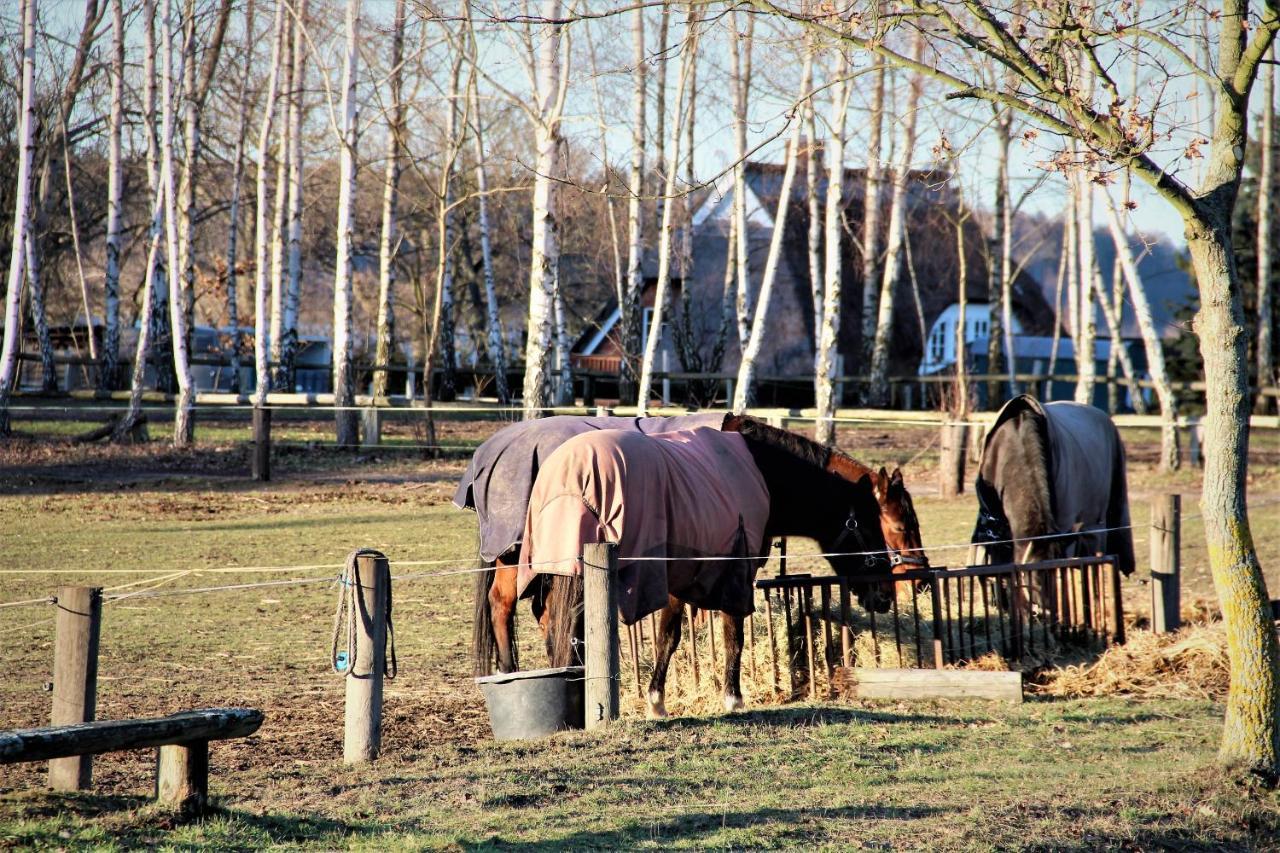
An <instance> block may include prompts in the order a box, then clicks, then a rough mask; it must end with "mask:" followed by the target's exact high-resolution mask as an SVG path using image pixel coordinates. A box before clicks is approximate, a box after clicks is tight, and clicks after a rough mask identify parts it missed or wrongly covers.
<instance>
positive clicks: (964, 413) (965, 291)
mask: <svg viewBox="0 0 1280 853" xmlns="http://www.w3.org/2000/svg"><path fill="white" fill-rule="evenodd" d="M968 219H969V217H968V215H967V214H966V215H963V216H961V217H960V220H959V221H958V222H957V223H956V266H957V274H958V278H959V282H958V287H957V288H956V294H957V298H958V302H959V308H958V310H957V312H956V401H955V407H954V415H955V419H956V420H958V421H962V420H964V419H965V418H967V417H968V416H969V339H968V334H969V256H968V254H967V252H968V250H967V249H966V248H965V245H964V226H965V223H966V222H967V221H968Z"/></svg>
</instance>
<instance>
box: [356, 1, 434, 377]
mask: <svg viewBox="0 0 1280 853" xmlns="http://www.w3.org/2000/svg"><path fill="white" fill-rule="evenodd" d="M404 23H405V0H396V8H395V19H394V23H393V25H392V31H391V75H390V79H389V80H388V84H389V86H390V89H391V115H390V119H389V121H388V122H387V163H386V172H385V173H384V175H383V178H382V239H381V241H380V242H379V244H378V331H377V336H378V343H377V348H376V351H375V354H374V358H373V361H374V365H375V368H374V372H373V396H374V397H385V396H387V371H388V369H389V367H390V364H391V353H392V347H393V346H394V343H395V307H394V304H393V301H394V299H395V283H396V252H397V248H398V245H399V238H398V236H397V233H396V196H397V195H398V193H399V189H400V150H401V147H402V145H403V141H402V140H403V137H404V114H405V110H404V102H403V101H402V99H401V90H402V84H403V80H404V74H403V72H402V70H401V67H400V66H401V64H402V63H403V61H404ZM450 109H452V105H451V106H450Z"/></svg>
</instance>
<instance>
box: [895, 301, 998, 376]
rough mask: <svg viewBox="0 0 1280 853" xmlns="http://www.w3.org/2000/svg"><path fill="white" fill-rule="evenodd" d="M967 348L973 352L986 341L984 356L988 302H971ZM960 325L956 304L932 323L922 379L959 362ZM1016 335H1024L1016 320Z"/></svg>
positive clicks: (967, 310)
mask: <svg viewBox="0 0 1280 853" xmlns="http://www.w3.org/2000/svg"><path fill="white" fill-rule="evenodd" d="M964 324H965V335H964V342H965V346H966V347H968V348H969V351H970V352H972V351H973V344H974V342H975V341H978V340H981V341H982V342H983V351H984V353H985V348H986V341H987V337H988V333H989V332H990V331H991V306H990V305H989V304H987V303H985V302H970V303H969V304H968V305H967V306H965V312H964ZM959 325H960V304H959V303H958V302H953V303H951V304H950V305H948V306H947V307H946V309H944V310H943V312H942V313H941V314H939V315H938V319H936V320H934V321H933V328H931V329H930V330H929V338H928V340H927V342H926V344H925V348H924V358H923V359H921V361H920V369H919V370H918V371H917V372H918V373H919V374H920V375H921V376H926V375H928V374H931V373H937V372H938V371H939V370H943V369H945V368H947V367H950V366H952V365H954V364H955V363H956V331H957V327H958V326H959ZM1013 333H1014V334H1015V335H1021V334H1022V324H1021V323H1020V322H1018V318H1017V317H1016V316H1015V317H1014V318H1013Z"/></svg>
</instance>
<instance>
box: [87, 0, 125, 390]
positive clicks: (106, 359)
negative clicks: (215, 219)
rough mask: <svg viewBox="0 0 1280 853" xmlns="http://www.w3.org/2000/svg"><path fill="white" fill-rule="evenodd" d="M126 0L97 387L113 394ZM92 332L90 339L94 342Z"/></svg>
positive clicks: (118, 28) (115, 65) (119, 26)
mask: <svg viewBox="0 0 1280 853" xmlns="http://www.w3.org/2000/svg"><path fill="white" fill-rule="evenodd" d="M124 39H125V31H124V0H111V118H110V125H109V126H108V129H107V236H106V240H105V244H106V260H105V263H104V265H103V271H104V277H103V288H102V289H103V309H104V310H103V312H102V314H103V317H102V319H103V324H104V326H105V328H104V330H103V332H104V334H103V340H102V363H101V364H100V365H99V367H98V388H99V389H100V390H102V391H110V390H112V389H113V388H115V386H116V383H117V382H118V381H119V377H118V376H117V374H118V373H119V369H120V367H119V364H120V218H121V217H120V209H121V202H122V195H123V192H124V181H123V179H122V175H121V154H120V148H121V140H122V137H123V135H124ZM92 336H93V332H92V330H90V340H92V339H93V337H92Z"/></svg>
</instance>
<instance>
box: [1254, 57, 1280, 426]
mask: <svg viewBox="0 0 1280 853" xmlns="http://www.w3.org/2000/svg"><path fill="white" fill-rule="evenodd" d="M1269 53H1270V58H1271V60H1272V62H1274V61H1275V45H1274V44H1273V45H1272V49H1271V50H1270V51H1269ZM1275 74H1276V72H1275V66H1274V65H1273V64H1271V63H1270V62H1269V63H1267V64H1265V65H1263V66H1262V128H1261V131H1260V132H1259V134H1258V137H1259V139H1260V140H1261V145H1260V148H1259V151H1258V153H1259V155H1260V161H1261V162H1260V165H1259V167H1258V273H1257V278H1258V339H1257V345H1256V352H1257V364H1258V368H1257V371H1258V395H1257V398H1256V401H1255V403H1254V411H1256V412H1258V413H1259V414H1267V413H1268V412H1271V411H1273V410H1274V408H1275V406H1276V404H1277V402H1280V401H1277V400H1276V398H1274V397H1268V396H1266V395H1265V394H1264V393H1263V392H1264V391H1267V390H1274V389H1275V387H1276V384H1277V376H1276V366H1275V358H1274V354H1273V352H1272V347H1273V346H1274V344H1273V343H1272V328H1271V321H1272V312H1273V307H1272V304H1273V302H1274V301H1275V288H1274V281H1273V280H1272V275H1273V271H1272V264H1273V259H1272V258H1273V255H1272V251H1271V241H1272V240H1274V239H1275V233H1274V231H1275V227H1274V225H1273V223H1272V207H1273V205H1274V204H1275V202H1274V201H1273V199H1272V193H1273V192H1274V191H1275V185H1276V181H1275V156H1276V155H1275V151H1276V130H1275V112H1276V95H1275V89H1276V85H1275Z"/></svg>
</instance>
